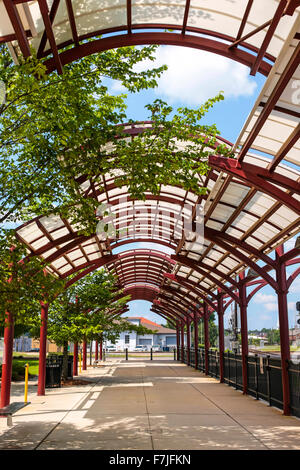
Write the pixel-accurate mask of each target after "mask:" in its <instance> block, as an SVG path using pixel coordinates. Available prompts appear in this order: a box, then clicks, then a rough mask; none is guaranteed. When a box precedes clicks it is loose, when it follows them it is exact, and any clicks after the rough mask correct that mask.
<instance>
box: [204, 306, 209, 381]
mask: <svg viewBox="0 0 300 470" xmlns="http://www.w3.org/2000/svg"><path fill="white" fill-rule="evenodd" d="M203 307H204V315H203V321H204V348H205V374H206V375H208V369H209V367H208V353H209V327H208V319H209V313H208V308H207V303H206V302H204V305H203Z"/></svg>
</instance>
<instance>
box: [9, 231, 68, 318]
mask: <svg viewBox="0 0 300 470" xmlns="http://www.w3.org/2000/svg"><path fill="white" fill-rule="evenodd" d="M26 255H27V252H26V248H25V246H24V245H23V244H22V243H21V242H19V241H18V240H16V238H15V237H14V236H13V234H12V233H10V234H9V236H8V237H7V238H6V239H0V256H1V262H0V326H2V327H3V326H4V323H5V321H6V319H7V312H9V313H10V314H11V316H12V318H13V320H14V323H15V325H16V326H17V325H23V326H24V327H25V326H26V327H27V326H29V325H30V324H31V322H32V321H33V322H34V321H35V319H36V318H39V315H40V311H41V305H40V302H46V303H48V302H52V301H53V300H54V298H55V297H56V296H57V295H58V294H59V293H60V292H61V291H62V290H63V289H64V281H62V280H60V279H58V278H57V277H54V276H52V275H50V273H49V272H47V265H46V264H45V263H44V264H42V263H41V261H40V260H39V259H38V258H36V257H26ZM24 260H25V261H24Z"/></svg>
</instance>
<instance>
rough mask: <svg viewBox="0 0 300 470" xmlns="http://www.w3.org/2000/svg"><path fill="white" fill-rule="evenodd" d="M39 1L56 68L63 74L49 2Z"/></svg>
mask: <svg viewBox="0 0 300 470" xmlns="http://www.w3.org/2000/svg"><path fill="white" fill-rule="evenodd" d="M38 2H39V7H40V10H41V14H42V18H43V22H44V25H45V30H46V34H47V38H48V41H49V43H50V47H51V50H52V53H53V57H54V62H55V68H56V69H57V71H58V73H59V74H62V73H63V68H62V63H61V60H60V55H59V53H58V49H57V45H56V42H55V37H54V34H53V29H52V23H51V20H50V17H49V12H48V5H47V2H46V0H38ZM75 47H76V46H75ZM77 47H78V46H77Z"/></svg>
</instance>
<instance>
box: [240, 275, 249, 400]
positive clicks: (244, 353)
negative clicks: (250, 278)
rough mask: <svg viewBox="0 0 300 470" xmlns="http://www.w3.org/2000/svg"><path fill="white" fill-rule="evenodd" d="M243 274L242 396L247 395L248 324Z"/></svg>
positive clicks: (241, 302)
mask: <svg viewBox="0 0 300 470" xmlns="http://www.w3.org/2000/svg"><path fill="white" fill-rule="evenodd" d="M244 277H245V275H244V273H241V274H240V275H239V278H240V280H239V298H240V313H241V337H242V374H243V394H244V395H247V393H248V354H249V349H248V322H247V292H246V289H247V288H246V284H245V282H243V280H244Z"/></svg>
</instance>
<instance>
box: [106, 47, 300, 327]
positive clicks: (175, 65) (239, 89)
mask: <svg viewBox="0 0 300 470" xmlns="http://www.w3.org/2000/svg"><path fill="white" fill-rule="evenodd" d="M156 64H157V65H162V64H167V65H168V71H167V72H165V73H164V75H163V77H162V78H161V79H159V82H158V87H157V89H155V90H147V91H143V92H140V93H137V94H129V95H128V98H127V100H126V102H127V106H128V109H127V115H128V118H129V119H133V120H144V119H148V118H149V115H148V112H147V110H146V109H145V105H146V104H148V103H151V102H152V101H154V100H155V99H156V98H160V99H163V100H165V101H167V102H168V103H169V104H171V105H172V106H173V107H174V108H177V107H181V106H189V107H193V108H195V107H197V106H199V105H201V104H202V103H203V102H204V101H205V100H206V99H208V98H211V97H213V96H215V95H216V94H217V93H218V92H219V91H223V92H224V96H225V100H224V101H222V102H220V103H217V104H216V105H215V106H214V109H213V110H211V111H210V112H209V113H208V115H207V117H206V119H205V123H210V124H212V123H215V124H216V125H217V128H218V130H219V131H220V134H221V135H222V137H224V138H226V139H228V140H229V141H232V142H234V141H235V140H236V138H237V137H238V135H239V132H240V130H241V128H242V126H243V124H244V121H245V120H246V118H247V116H248V114H249V112H250V111H251V109H252V107H253V105H254V103H255V100H256V98H257V97H258V95H259V93H260V91H261V88H262V86H263V84H264V82H265V77H263V76H262V75H260V74H258V75H257V76H256V77H251V76H250V75H249V69H248V68H247V67H245V66H243V65H241V64H238V63H235V62H232V61H230V60H229V59H226V58H224V57H221V56H217V55H214V54H211V53H208V52H205V51H198V50H193V49H188V48H179V47H176V46H161V47H159V48H158V51H157V61H156ZM147 66H150V67H151V66H153V63H152V62H151V63H147V64H145V65H144V66H142V67H140V68H144V67H147ZM107 84H108V85H109V89H110V92H113V93H115V94H118V93H123V92H125V90H124V89H123V88H122V87H121V86H120V84H119V83H116V82H111V81H107ZM146 245H147V246H149V247H151V245H149V244H145V245H144V247H146ZM288 245H289V248H291V247H293V245H294V240H292V241H290V242H289V243H288ZM137 247H138V248H142V247H143V245H142V244H140V243H139V244H137V245H136V246H135V245H131V246H130V248H137ZM153 248H156V249H159V248H158V246H157V245H156V246H154V245H153ZM125 249H126V247H124V246H123V247H122V248H121V251H124V250H125ZM162 250H164V248H163V247H162ZM294 269H295V268H292V267H291V268H289V269H288V275H290V274H291V272H293V270H294ZM298 300H300V279H299V278H298V280H296V281H295V282H294V284H293V285H292V287H291V289H290V293H289V295H288V302H289V321H290V326H291V327H292V326H294V322H295V314H296V309H295V303H296V301H298ZM150 307H151V304H150V303H149V302H145V301H142V300H138V301H133V302H130V315H134V316H145V317H147V318H149V319H152V320H153V321H157V322H158V323H162V322H163V319H162V318H161V317H158V316H157V315H155V314H153V313H152V312H150ZM228 314H229V311H228V312H227V315H226V317H225V325H226V324H227V321H228V318H227V317H228ZM277 324H278V320H277V305H276V294H275V293H274V291H273V289H272V288H270V287H265V288H263V289H261V291H259V293H258V294H256V296H255V297H254V298H253V299H252V300H251V302H250V304H249V307H248V328H249V329H254V328H258V329H260V328H263V327H265V328H271V327H272V328H276V327H277Z"/></svg>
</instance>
